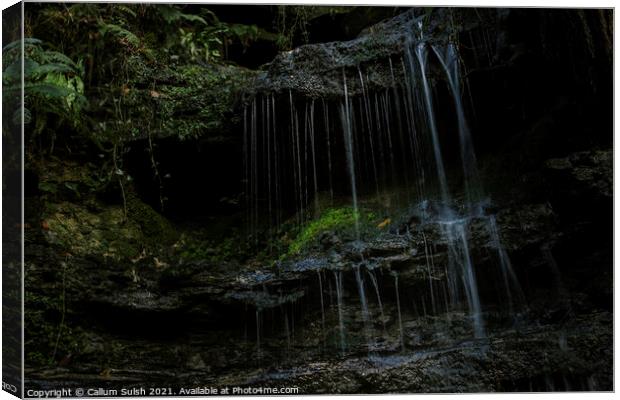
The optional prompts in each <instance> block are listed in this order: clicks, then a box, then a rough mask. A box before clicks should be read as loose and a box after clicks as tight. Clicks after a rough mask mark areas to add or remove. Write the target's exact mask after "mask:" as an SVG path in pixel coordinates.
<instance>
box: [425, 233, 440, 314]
mask: <svg viewBox="0 0 620 400" xmlns="http://www.w3.org/2000/svg"><path fill="white" fill-rule="evenodd" d="M422 238H423V239H424V255H425V257H426V272H427V274H428V286H429V288H430V294H431V308H432V310H433V314H436V313H437V307H436V306H435V291H434V290H433V274H432V269H431V260H432V257H433V255H432V254H429V247H428V242H427V240H426V234H425V233H424V230H422Z"/></svg>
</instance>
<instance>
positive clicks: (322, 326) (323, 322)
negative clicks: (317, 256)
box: [316, 269, 325, 332]
mask: <svg viewBox="0 0 620 400" xmlns="http://www.w3.org/2000/svg"><path fill="white" fill-rule="evenodd" d="M316 273H317V275H318V277H319V292H320V293H321V330H322V331H323V332H325V305H324V304H323V279H321V270H319V269H317V270H316Z"/></svg>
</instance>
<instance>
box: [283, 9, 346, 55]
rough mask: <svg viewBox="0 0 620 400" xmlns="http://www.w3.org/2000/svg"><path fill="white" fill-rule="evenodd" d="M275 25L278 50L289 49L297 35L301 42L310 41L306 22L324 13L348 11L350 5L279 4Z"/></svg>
mask: <svg viewBox="0 0 620 400" xmlns="http://www.w3.org/2000/svg"><path fill="white" fill-rule="evenodd" d="M277 7H278V17H277V21H276V25H277V28H278V38H277V42H276V44H277V45H278V48H279V49H280V50H291V49H292V48H293V47H294V45H295V43H294V40H295V38H296V37H297V36H301V39H302V42H303V43H308V42H309V41H310V34H309V32H308V29H307V27H308V24H309V23H310V21H311V20H312V19H314V18H317V17H320V16H322V15H325V14H329V15H334V14H339V13H344V12H349V11H350V7H341V6H328V7H321V6H291V5H280V6H277Z"/></svg>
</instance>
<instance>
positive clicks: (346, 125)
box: [340, 69, 360, 239]
mask: <svg viewBox="0 0 620 400" xmlns="http://www.w3.org/2000/svg"><path fill="white" fill-rule="evenodd" d="M342 78H343V85H344V104H341V107H340V108H341V113H340V114H341V119H342V130H343V132H344V140H345V147H346V149H345V150H346V155H347V167H348V171H349V178H350V179H351V196H352V198H353V214H354V218H355V234H356V238H357V239H359V237H360V226H359V213H358V208H357V186H356V182H355V164H354V161H353V133H352V132H351V111H350V106H349V91H348V89H347V76H346V75H345V72H344V69H343V70H342Z"/></svg>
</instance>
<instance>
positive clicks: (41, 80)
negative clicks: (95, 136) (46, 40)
mask: <svg viewBox="0 0 620 400" xmlns="http://www.w3.org/2000/svg"><path fill="white" fill-rule="evenodd" d="M22 43H23V48H24V54H23V56H24V58H23V82H24V85H23V90H24V103H25V104H22V103H21V100H20V99H21V96H20V95H19V94H21V91H22V59H21V49H22ZM3 64H4V66H5V67H4V70H3V77H2V83H3V85H2V86H3V93H4V98H3V100H4V103H5V105H6V108H5V112H7V113H10V114H9V115H11V117H10V118H8V119H7V120H8V121H11V122H12V123H14V124H19V123H21V122H22V121H21V116H22V113H23V115H24V121H23V122H24V123H25V124H30V123H31V122H32V121H33V120H35V127H34V129H33V132H34V133H35V134H40V133H41V132H42V131H43V130H45V129H46V127H47V126H46V125H47V124H46V122H47V121H48V116H49V115H50V114H51V115H55V116H57V117H58V119H59V120H60V121H64V122H67V123H69V124H70V125H71V126H73V127H79V126H80V125H81V120H82V110H83V109H84V108H86V107H87V105H88V104H87V101H86V98H85V97H84V95H83V93H84V84H83V82H82V79H81V78H80V66H79V65H78V64H76V63H75V62H74V61H73V60H71V59H69V58H68V57H66V56H65V55H64V54H62V53H59V52H56V51H50V50H44V49H43V47H42V42H41V41H40V40H38V39H34V38H27V39H25V40H24V41H23V42H21V41H16V42H12V43H9V44H8V45H6V46H5V47H4V48H3ZM7 116H8V115H7Z"/></svg>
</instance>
